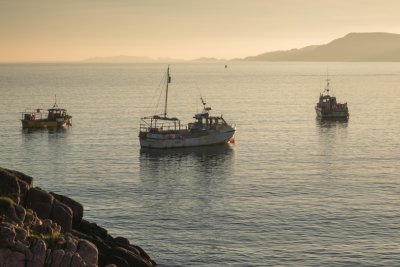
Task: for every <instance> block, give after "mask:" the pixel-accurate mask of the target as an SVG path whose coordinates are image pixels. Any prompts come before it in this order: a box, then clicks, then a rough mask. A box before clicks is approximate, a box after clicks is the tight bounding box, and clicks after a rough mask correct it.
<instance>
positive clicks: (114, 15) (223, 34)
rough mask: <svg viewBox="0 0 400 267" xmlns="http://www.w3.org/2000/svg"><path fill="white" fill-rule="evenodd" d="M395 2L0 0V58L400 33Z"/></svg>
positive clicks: (186, 53)
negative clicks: (350, 33) (375, 32)
mask: <svg viewBox="0 0 400 267" xmlns="http://www.w3.org/2000/svg"><path fill="white" fill-rule="evenodd" d="M398 10H400V2H398V1H394V0H393V1H392V0H389V1H383V2H381V1H375V0H366V1H358V0H349V1H337V0H329V1H313V0H280V1H265V0H252V1H245V0H238V1H229V0H213V1H211V0H203V1H195V0H169V1H162V0H152V1H138V0H131V1H129V0H113V1H109V0H84V1H77V0H71V1H63V0H62V1H52V0H37V1H22V0H0V25H1V27H0V36H1V42H0V61H1V62H15V61H17V62H18V61H77V60H83V59H86V58H91V57H111V56H119V55H126V56H149V57H152V58H158V57H168V58H177V59H194V58H199V57H216V58H225V59H232V58H241V57H246V56H251V55H257V54H260V53H264V52H268V51H272V50H282V49H291V48H301V47H304V46H307V45H310V44H323V43H326V42H329V41H331V40H333V39H334V38H337V37H340V36H344V35H345V34H347V33H349V32H366V31H368V32H374V31H379V32H392V33H400V16H398Z"/></svg>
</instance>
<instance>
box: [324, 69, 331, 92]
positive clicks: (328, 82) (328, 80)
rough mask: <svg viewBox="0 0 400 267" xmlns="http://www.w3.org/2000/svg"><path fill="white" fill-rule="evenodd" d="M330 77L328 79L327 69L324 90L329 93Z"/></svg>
mask: <svg viewBox="0 0 400 267" xmlns="http://www.w3.org/2000/svg"><path fill="white" fill-rule="evenodd" d="M330 81H331V80H330V79H329V73H328V69H327V70H326V87H325V91H326V93H327V94H328V95H329V90H330V88H329V86H330Z"/></svg>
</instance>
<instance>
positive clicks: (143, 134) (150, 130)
mask: <svg viewBox="0 0 400 267" xmlns="http://www.w3.org/2000/svg"><path fill="white" fill-rule="evenodd" d="M170 82H171V76H170V75H169V66H168V68H167V74H166V79H165V81H164V86H165V104H164V114H161V115H152V116H149V117H143V118H141V122H140V130H139V141H140V147H142V148H182V147H198V146H208V145H217V144H224V143H227V142H231V143H233V142H234V135H235V132H236V128H235V127H234V126H233V125H230V124H228V123H227V122H226V121H225V120H224V118H222V115H221V116H212V115H210V111H211V107H207V106H206V103H205V102H204V100H203V98H202V97H200V99H201V102H202V104H203V111H202V112H201V113H198V114H195V115H194V117H193V118H194V119H195V121H194V122H191V123H188V124H187V125H182V124H181V121H180V120H179V119H178V118H175V117H168V116H167V103H168V84H169V83H170Z"/></svg>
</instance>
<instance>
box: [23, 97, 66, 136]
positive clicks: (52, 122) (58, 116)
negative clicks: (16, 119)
mask: <svg viewBox="0 0 400 267" xmlns="http://www.w3.org/2000/svg"><path fill="white" fill-rule="evenodd" d="M21 122H22V127H23V128H38V129H43V128H59V127H64V126H68V127H70V126H72V116H70V115H68V113H67V110H66V109H64V108H59V107H58V105H57V100H56V102H55V103H54V105H53V107H52V108H49V109H47V110H44V109H41V108H38V109H35V110H33V111H25V112H21Z"/></svg>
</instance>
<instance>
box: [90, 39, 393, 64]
mask: <svg viewBox="0 0 400 267" xmlns="http://www.w3.org/2000/svg"><path fill="white" fill-rule="evenodd" d="M187 61H191V62H220V61H337V62H399V61H400V34H395V33H385V32H366V33H349V34H347V35H345V36H344V37H341V38H338V39H335V40H333V41H331V42H329V43H327V44H321V45H310V46H306V47H303V48H294V49H291V50H278V51H272V52H266V53H263V54H260V55H255V56H248V57H245V58H235V59H219V58H214V57H200V58H196V59H192V60H183V59H174V58H151V57H137V56H115V57H96V58H89V59H85V60H83V62H86V63H146V62H149V63H150V62H168V63H171V62H187Z"/></svg>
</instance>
